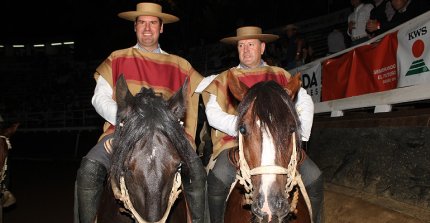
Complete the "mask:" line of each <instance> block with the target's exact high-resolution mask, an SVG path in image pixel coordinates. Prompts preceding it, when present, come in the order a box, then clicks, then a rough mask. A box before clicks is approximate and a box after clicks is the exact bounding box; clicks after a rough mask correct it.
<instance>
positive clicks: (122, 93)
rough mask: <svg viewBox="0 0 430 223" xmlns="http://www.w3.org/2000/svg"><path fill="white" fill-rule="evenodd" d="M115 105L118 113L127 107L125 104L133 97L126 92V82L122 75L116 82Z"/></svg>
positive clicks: (128, 91)
mask: <svg viewBox="0 0 430 223" xmlns="http://www.w3.org/2000/svg"><path fill="white" fill-rule="evenodd" d="M115 94H116V103H117V105H118V111H122V110H123V109H125V108H126V107H127V102H129V101H130V100H131V99H132V98H133V95H132V94H131V92H130V90H128V86H127V82H126V81H125V78H124V75H123V74H121V75H120V76H119V78H118V80H117V82H116V90H115Z"/></svg>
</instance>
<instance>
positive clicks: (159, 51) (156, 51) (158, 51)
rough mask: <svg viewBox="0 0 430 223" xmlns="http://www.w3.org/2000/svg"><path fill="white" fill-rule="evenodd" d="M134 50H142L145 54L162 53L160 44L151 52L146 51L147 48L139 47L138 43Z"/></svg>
mask: <svg viewBox="0 0 430 223" xmlns="http://www.w3.org/2000/svg"><path fill="white" fill-rule="evenodd" d="M134 48H136V49H139V50H142V51H143V52H148V53H161V48H160V44H158V45H157V48H156V49H154V50H153V51H149V50H147V49H145V48H143V47H141V46H140V45H139V43H136V45H135V46H134Z"/></svg>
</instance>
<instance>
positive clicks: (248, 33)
mask: <svg viewBox="0 0 430 223" xmlns="http://www.w3.org/2000/svg"><path fill="white" fill-rule="evenodd" d="M278 38H279V36H278V35H274V34H264V33H263V32H262V30H261V28H260V27H257V26H245V27H240V28H238V29H237V30H236V36H232V37H226V38H223V39H221V40H220V41H221V42H222V43H227V44H236V43H237V42H238V41H239V40H244V39H259V40H261V41H262V42H265V43H269V42H273V41H275V40H277V39H278Z"/></svg>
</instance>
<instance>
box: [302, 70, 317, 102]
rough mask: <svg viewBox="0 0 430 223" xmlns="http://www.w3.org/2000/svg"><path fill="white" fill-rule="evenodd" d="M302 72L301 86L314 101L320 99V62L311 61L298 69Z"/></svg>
mask: <svg viewBox="0 0 430 223" xmlns="http://www.w3.org/2000/svg"><path fill="white" fill-rule="evenodd" d="M298 70H299V72H300V73H301V74H302V87H303V88H304V89H306V91H307V92H308V94H309V95H310V96H311V97H312V101H313V102H314V103H317V102H320V101H321V63H311V64H309V66H302V67H300V68H299V69H298Z"/></svg>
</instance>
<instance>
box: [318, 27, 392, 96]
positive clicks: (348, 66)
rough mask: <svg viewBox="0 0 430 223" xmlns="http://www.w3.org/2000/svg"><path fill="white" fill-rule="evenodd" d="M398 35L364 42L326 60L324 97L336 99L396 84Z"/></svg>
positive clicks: (379, 89)
mask: <svg viewBox="0 0 430 223" xmlns="http://www.w3.org/2000/svg"><path fill="white" fill-rule="evenodd" d="M396 52H397V35H396V33H394V34H390V35H387V36H385V37H384V38H383V39H381V41H380V42H378V43H372V44H370V45H364V46H361V47H358V48H355V49H354V50H352V51H350V52H348V53H346V54H344V55H341V56H340V57H338V58H333V59H329V60H327V61H325V62H324V63H323V69H322V86H323V87H322V100H323V101H328V100H335V99H340V98H346V97H351V96H357V95H362V94H367V93H373V92H379V91H385V90H390V89H394V88H396V87H397V79H398V77H397V76H398V75H397V65H396V64H397V59H396Z"/></svg>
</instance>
